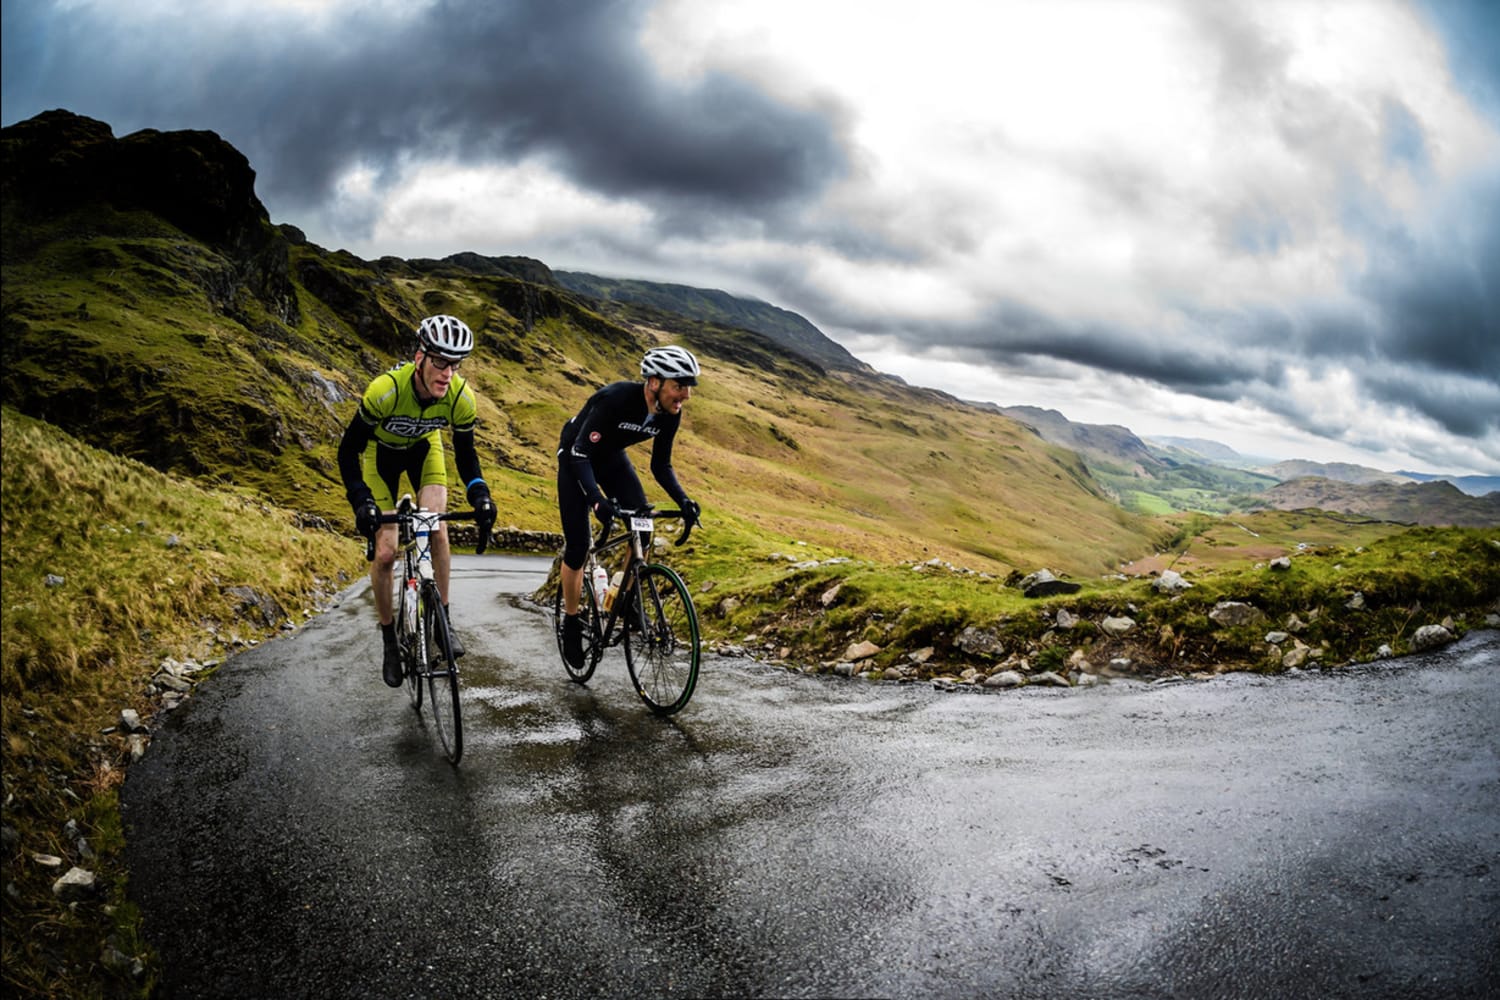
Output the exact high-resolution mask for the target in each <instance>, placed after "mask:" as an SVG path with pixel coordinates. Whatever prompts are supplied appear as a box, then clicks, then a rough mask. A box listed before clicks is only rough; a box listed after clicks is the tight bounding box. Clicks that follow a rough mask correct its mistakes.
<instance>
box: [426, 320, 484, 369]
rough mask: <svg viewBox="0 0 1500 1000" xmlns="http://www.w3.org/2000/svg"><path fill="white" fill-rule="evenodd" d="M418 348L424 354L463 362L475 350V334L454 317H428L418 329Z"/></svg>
mask: <svg viewBox="0 0 1500 1000" xmlns="http://www.w3.org/2000/svg"><path fill="white" fill-rule="evenodd" d="M417 346H418V347H420V348H421V349H422V352H423V353H424V354H436V355H437V356H438V357H440V358H446V359H448V360H449V361H462V360H463V359H464V358H466V357H468V356H469V352H470V351H472V350H473V349H474V334H473V333H472V332H471V331H470V330H469V328H468V327H467V326H465V325H464V321H463V320H461V319H458V318H456V317H454V316H428V317H427V318H426V319H424V320H423V321H422V325H421V326H419V327H417Z"/></svg>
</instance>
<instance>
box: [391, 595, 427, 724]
mask: <svg viewBox="0 0 1500 1000" xmlns="http://www.w3.org/2000/svg"><path fill="white" fill-rule="evenodd" d="M421 603H422V602H421V601H420V600H418V598H417V586H416V582H415V580H414V579H413V578H412V577H411V576H410V575H407V576H406V577H405V578H404V579H400V580H397V581H396V642H397V644H398V645H399V646H400V649H401V670H402V672H403V673H405V675H406V693H407V695H408V696H409V697H410V698H411V707H412V710H413V711H417V712H420V711H421V710H422V673H421V667H420V664H421V660H422V655H421V652H420V648H421V645H422V608H421Z"/></svg>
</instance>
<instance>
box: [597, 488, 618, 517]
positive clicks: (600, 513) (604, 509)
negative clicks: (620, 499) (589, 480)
mask: <svg viewBox="0 0 1500 1000" xmlns="http://www.w3.org/2000/svg"><path fill="white" fill-rule="evenodd" d="M594 514H595V516H596V517H598V518H599V520H601V521H605V522H608V521H612V520H614V519H615V518H617V517H619V516H620V512H619V510H618V509H616V507H615V503H614V501H613V500H611V499H610V498H609V497H607V496H605V495H604V494H602V493H601V494H599V499H598V500H595V501H594Z"/></svg>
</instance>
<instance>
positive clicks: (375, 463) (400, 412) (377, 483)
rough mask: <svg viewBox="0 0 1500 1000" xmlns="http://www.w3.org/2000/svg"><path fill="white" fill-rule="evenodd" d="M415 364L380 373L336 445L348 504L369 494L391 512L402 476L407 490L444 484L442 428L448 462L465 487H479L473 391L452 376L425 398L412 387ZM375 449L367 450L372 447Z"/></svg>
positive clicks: (463, 380) (445, 467)
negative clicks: (448, 443)
mask: <svg viewBox="0 0 1500 1000" xmlns="http://www.w3.org/2000/svg"><path fill="white" fill-rule="evenodd" d="M416 369H417V366H416V364H415V363H414V362H410V361H408V362H407V363H406V364H404V365H401V366H399V367H396V368H392V369H391V370H390V371H388V372H382V373H381V374H379V375H377V376H375V378H374V379H372V380H371V381H370V384H369V386H368V387H367V388H366V389H365V394H364V396H363V398H361V400H360V403H359V410H358V411H357V412H356V413H355V415H354V418H353V419H352V420H350V421H349V426H348V427H347V428H346V429H345V431H344V437H343V440H342V441H341V442H340V443H339V452H338V461H339V475H340V478H342V479H343V481H344V489H345V492H346V493H347V494H348V496H349V499H350V502H351V503H353V502H355V501H356V500H357V499H358V498H359V497H360V496H369V495H371V494H373V496H374V498H375V499H376V501H377V503H378V505H379V506H380V507H381V508H382V509H390V507H391V506H392V504H393V500H394V493H395V486H396V481H397V479H398V478H399V475H400V474H401V473H402V472H405V473H406V474H407V478H408V479H409V480H410V481H411V482H412V485H413V486H414V487H416V488H418V489H420V488H421V487H422V486H427V485H433V484H439V485H441V484H446V483H447V466H446V464H445V463H444V461H443V440H442V430H443V428H445V427H447V428H452V431H453V459H454V464H455V465H457V466H458V472H459V476H460V478H461V480H462V482H463V483H464V485H465V486H466V487H471V486H473V485H474V483H475V482H476V481H477V482H481V483H482V482H483V479H482V478H481V476H480V470H479V454H478V452H477V451H476V450H475V447H474V424H475V421H476V420H477V418H478V408H477V406H476V405H475V402H474V392H473V390H472V389H470V388H469V383H468V382H467V380H465V379H464V378H463V377H462V376H459V375H454V376H453V380H452V381H451V382H450V383H449V384H448V391H447V392H445V393H444V394H443V395H442V396H441V397H440V398H438V399H424V398H422V397H421V395H420V394H419V393H418V392H417V389H416V386H415V385H414V384H413V376H414V375H415V373H416ZM372 443H373V445H374V447H371V445H372Z"/></svg>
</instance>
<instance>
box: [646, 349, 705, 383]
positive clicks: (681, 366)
mask: <svg viewBox="0 0 1500 1000" xmlns="http://www.w3.org/2000/svg"><path fill="white" fill-rule="evenodd" d="M652 375H655V376H657V377H658V378H671V379H676V380H677V382H678V384H679V385H697V384H698V359H697V358H695V357H693V354H692V352H691V351H689V350H688V349H687V348H685V347H678V346H677V345H675V344H673V345H671V346H669V347H653V348H651V350H649V351H647V352H646V356H645V357H643V358H641V376H642V377H643V378H650V377H651V376H652Z"/></svg>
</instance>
